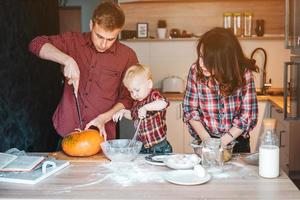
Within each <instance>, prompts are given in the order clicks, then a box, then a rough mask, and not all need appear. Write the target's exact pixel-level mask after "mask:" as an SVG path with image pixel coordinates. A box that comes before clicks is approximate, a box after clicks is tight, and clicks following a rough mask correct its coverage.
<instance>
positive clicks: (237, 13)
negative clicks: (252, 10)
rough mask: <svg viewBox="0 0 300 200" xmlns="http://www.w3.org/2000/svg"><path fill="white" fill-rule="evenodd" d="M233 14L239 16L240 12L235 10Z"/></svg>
mask: <svg viewBox="0 0 300 200" xmlns="http://www.w3.org/2000/svg"><path fill="white" fill-rule="evenodd" d="M233 15H234V16H240V15H241V13H240V12H235V13H233Z"/></svg>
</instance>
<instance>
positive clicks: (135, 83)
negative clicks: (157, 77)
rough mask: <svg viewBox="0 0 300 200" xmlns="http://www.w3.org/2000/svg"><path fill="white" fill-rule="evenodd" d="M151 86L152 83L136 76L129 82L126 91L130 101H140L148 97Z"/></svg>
mask: <svg viewBox="0 0 300 200" xmlns="http://www.w3.org/2000/svg"><path fill="white" fill-rule="evenodd" d="M152 85H153V84H152V81H151V80H147V78H146V77H145V76H136V77H134V78H133V79H132V80H131V81H130V83H129V85H128V88H127V89H128V91H129V92H130V95H131V97H132V99H134V100H137V101H141V100H143V99H145V98H146V97H147V96H148V94H149V93H150V91H151V89H152Z"/></svg>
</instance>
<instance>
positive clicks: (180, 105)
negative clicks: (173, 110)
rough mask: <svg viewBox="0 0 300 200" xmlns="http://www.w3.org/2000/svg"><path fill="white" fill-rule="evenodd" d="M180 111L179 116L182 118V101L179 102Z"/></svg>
mask: <svg viewBox="0 0 300 200" xmlns="http://www.w3.org/2000/svg"><path fill="white" fill-rule="evenodd" d="M179 112H180V114H179V117H180V119H182V116H183V114H182V103H180V104H179Z"/></svg>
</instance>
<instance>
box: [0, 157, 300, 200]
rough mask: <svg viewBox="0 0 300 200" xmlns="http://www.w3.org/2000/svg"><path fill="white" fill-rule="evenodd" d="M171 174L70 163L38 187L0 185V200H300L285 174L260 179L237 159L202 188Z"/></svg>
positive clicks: (138, 165)
mask: <svg viewBox="0 0 300 200" xmlns="http://www.w3.org/2000/svg"><path fill="white" fill-rule="evenodd" d="M170 171H171V169H169V168H167V167H166V166H155V165H151V164H148V163H147V162H145V159H144V156H143V155H139V157H138V158H137V159H136V160H135V161H134V162H131V163H123V164H120V163H97V162H71V164H70V165H69V166H68V167H66V168H65V169H63V170H61V171H59V172H57V173H56V174H53V175H51V176H50V177H48V178H46V179H45V180H43V181H41V182H40V183H37V184H35V185H25V184H14V183H5V182H0V199H227V200H229V199H230V200H234V199H236V200H237V199H239V200H240V199H251V200H253V199H272V200H275V199H285V200H286V199H298V200H299V199H300V191H299V190H298V189H297V188H296V186H295V185H294V184H293V183H292V181H291V180H290V179H289V178H288V177H287V175H286V174H284V173H283V172H282V173H281V175H280V176H279V177H278V178H275V179H265V178H261V177H259V176H258V167H257V166H253V165H247V164H246V163H244V162H243V161H242V160H241V159H240V157H238V156H236V157H235V159H234V160H233V161H231V162H228V163H226V165H225V166H224V168H223V172H222V173H214V174H213V177H212V179H211V180H210V181H209V182H207V183H204V184H201V185H194V186H182V185H175V184H172V183H169V182H167V181H165V180H164V178H163V177H164V175H165V174H166V173H168V172H170Z"/></svg>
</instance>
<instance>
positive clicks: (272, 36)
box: [121, 35, 284, 42]
mask: <svg viewBox="0 0 300 200" xmlns="http://www.w3.org/2000/svg"><path fill="white" fill-rule="evenodd" d="M198 39H199V38H197V37H192V38H170V39H169V38H166V39H158V38H153V39H152V38H135V39H126V40H121V41H124V42H176V41H197V40H198ZM238 39H239V40H284V35H265V36H263V37H257V36H252V37H238Z"/></svg>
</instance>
